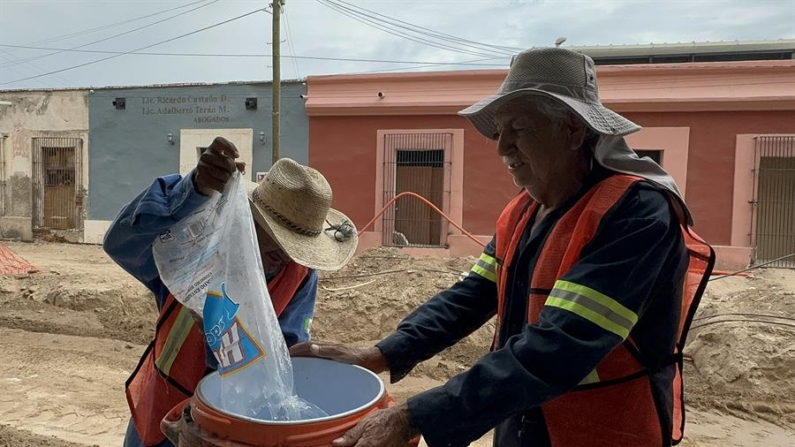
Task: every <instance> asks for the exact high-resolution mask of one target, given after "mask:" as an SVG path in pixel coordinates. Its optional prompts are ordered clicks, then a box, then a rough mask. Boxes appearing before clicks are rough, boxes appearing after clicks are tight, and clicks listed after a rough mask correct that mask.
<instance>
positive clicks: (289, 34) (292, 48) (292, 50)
mask: <svg viewBox="0 0 795 447" xmlns="http://www.w3.org/2000/svg"><path fill="white" fill-rule="evenodd" d="M282 14H283V15H284V25H285V27H286V29H287V47H288V48H289V49H290V55H291V56H295V46H294V45H293V33H292V32H291V31H290V19H289V18H287V10H285V9H282ZM291 59H292V61H293V68H294V69H295V76H296V77H298V78H300V77H301V72H300V71H298V59H297V58H295V57H292V58H291Z"/></svg>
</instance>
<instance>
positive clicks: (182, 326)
mask: <svg viewBox="0 0 795 447" xmlns="http://www.w3.org/2000/svg"><path fill="white" fill-rule="evenodd" d="M194 324H195V320H194V319H193V317H192V316H191V315H190V311H189V310H188V309H187V308H186V307H185V306H179V312H178V314H177V317H176V319H175V321H174V324H173V325H172V326H171V329H170V330H169V332H168V335H166V342H165V344H164V345H163V349H162V350H161V352H160V355H159V356H158V357H157V358H156V359H155V365H156V366H157V368H158V369H159V370H160V371H162V372H163V374H166V375H169V374H170V372H171V367H172V366H173V365H174V360H176V358H177V354H179V351H180V348H182V345H183V344H184V343H185V340H186V339H187V338H188V335H190V331H191V330H192V329H193V325H194Z"/></svg>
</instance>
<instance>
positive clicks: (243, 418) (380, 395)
mask: <svg viewBox="0 0 795 447" xmlns="http://www.w3.org/2000/svg"><path fill="white" fill-rule="evenodd" d="M329 361H333V360H329ZM346 365H347V366H350V367H353V368H357V369H360V370H362V371H365V372H366V373H367V374H370V375H371V376H373V377H375V378H376V380H378V385H379V386H378V395H377V396H376V397H375V398H373V399H372V400H371V401H369V402H367V403H366V404H364V405H362V406H361V407H359V408H357V409H354V410H350V411H346V412H344V413H338V414H335V415H334V416H326V417H322V418H315V419H301V420H300V421H266V420H262V419H255V418H252V417H250V416H243V415H240V414H237V413H232V412H229V411H226V410H223V409H221V408H216V407H215V406H213V405H210V403H209V402H207V399H205V398H204V396H202V390H201V385H202V382H204V379H202V380H201V381H200V382H199V384H198V385H197V386H196V395H197V396H198V397H199V399H201V401H202V402H204V404H205V405H207V406H208V407H210V408H212V409H213V410H215V411H217V412H219V413H221V414H224V415H226V416H229V417H232V418H235V419H238V420H241V421H246V422H252V423H255V424H260V425H306V424H317V423H320V422H328V421H333V420H336V419H342V418H345V417H348V416H351V415H353V414H356V413H359V412H361V411H363V410H364V409H366V408H370V407H372V406H373V405H375V403H376V402H378V401H379V400H381V399H382V398H383V397H384V393H385V392H386V387H385V386H384V381H383V380H381V378H380V377H378V374H376V373H374V372H372V371H370V370H369V369H367V368H362V367H361V366H358V365H350V364H346Z"/></svg>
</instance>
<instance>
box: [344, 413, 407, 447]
mask: <svg viewBox="0 0 795 447" xmlns="http://www.w3.org/2000/svg"><path fill="white" fill-rule="evenodd" d="M418 435H419V432H418V431H417V430H416V429H415V428H413V427H412V426H411V414H410V413H409V409H408V407H407V406H406V405H401V406H399V407H393V408H387V409H386V410H378V411H375V412H373V413H372V414H370V415H369V416H367V417H366V418H364V419H362V421H361V422H359V424H357V425H356V426H355V427H353V428H352V429H350V430H348V432H347V433H345V435H343V436H342V437H341V438H339V439H336V440H334V442H333V443H332V444H331V445H332V446H333V447H407V446H408V445H409V442H410V441H411V439H412V438H414V437H416V436H418Z"/></svg>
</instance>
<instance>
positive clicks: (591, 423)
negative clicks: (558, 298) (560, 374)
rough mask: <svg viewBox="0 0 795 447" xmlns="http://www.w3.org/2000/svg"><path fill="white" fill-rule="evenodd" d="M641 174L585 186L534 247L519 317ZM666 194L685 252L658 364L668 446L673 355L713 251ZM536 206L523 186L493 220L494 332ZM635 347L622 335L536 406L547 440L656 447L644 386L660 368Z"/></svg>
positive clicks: (677, 396) (677, 405)
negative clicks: (672, 327)
mask: <svg viewBox="0 0 795 447" xmlns="http://www.w3.org/2000/svg"><path fill="white" fill-rule="evenodd" d="M641 180H643V179H641V178H639V177H634V176H628V175H613V176H611V177H609V178H607V179H605V180H603V181H601V182H600V183H598V184H597V185H595V186H594V187H593V188H591V190H590V191H588V192H587V193H586V194H585V195H584V196H583V197H582V198H581V199H580V200H579V201H577V203H576V204H575V205H574V206H573V207H572V208H571V209H570V210H569V211H568V212H566V213H565V214H564V215H563V216H562V217H561V218H560V219H559V220H558V222H556V224H555V226H554V227H553V229H552V230H551V232H550V234H549V235H548V237H547V239H546V241H545V243H544V245H543V247H542V248H541V253H540V255H539V258H538V261H537V263H536V267H535V269H534V271H533V272H532V278H531V281H530V291H531V292H530V296H529V303H528V318H527V321H528V323H529V324H537V323H538V322H539V314H540V313H541V309H542V308H543V307H544V305H545V303H546V301H547V298H548V294H549V291H551V290H552V289H553V287H554V286H555V283H556V281H557V280H558V279H560V278H561V277H563V275H564V274H565V273H566V272H567V271H568V270H569V269H570V268H571V267H572V266H573V265H574V264H575V263H576V262H577V260H578V259H579V257H580V253H581V251H582V249H583V248H584V247H585V246H586V245H587V244H588V243H589V242H590V241H591V240H592V239H593V237H594V236H595V234H596V231H597V229H598V227H599V223H600V222H601V220H602V218H603V217H604V215H605V213H607V212H608V210H610V209H611V208H612V207H613V206H614V205H615V204H616V203H617V202H618V201H619V199H620V198H621V197H622V196H623V195H624V193H625V192H626V191H627V189H628V188H629V187H630V186H631V185H632V184H633V183H635V182H637V181H641ZM668 195H669V201H670V203H671V204H672V206H673V207H674V209H675V210H676V212H677V214H678V216H679V219H680V226H681V228H682V234H683V236H684V242H685V245H686V247H687V250H688V254H689V265H688V268H687V273H686V275H685V279H684V282H685V283H684V286H683V288H682V290H683V293H682V295H683V296H682V304H681V305H682V313H681V320H680V324H679V330H678V339H677V343H676V347H675V352H672V353H671V356H670V358H669V359H666V361H665V362H664V365H662V366H668V365H670V364H672V363H673V364H675V365H676V366H675V368H676V373H675V377H674V383H673V394H674V395H673V396H672V401H673V403H674V406H673V433H672V434H671V435H672V439H673V441H674V444H678V443H679V441H681V439H682V436H683V432H684V423H685V417H684V416H685V413H684V406H683V394H684V393H683V390H684V389H683V381H682V367H683V365H682V356H681V353H682V350H683V349H684V344H685V338H686V337H687V332H688V329H689V327H690V323H691V321H692V318H693V314H694V313H695V311H696V308H697V307H698V303H699V301H700V299H701V295H702V294H703V292H704V288H705V287H706V283H707V280H708V278H709V275H710V274H711V272H712V267H713V264H714V260H715V254H714V251H713V250H712V247H710V246H709V245H708V244H707V243H706V242H704V241H703V240H702V239H701V238H700V237H699V236H697V235H696V234H695V233H694V232H693V231H692V229H691V228H689V226H688V225H687V223H686V222H687V221H686V220H685V218H684V211H683V206H682V205H681V202H680V201H679V198H678V197H675V196H673V195H672V194H668ZM537 207H538V204H537V203H536V202H534V201H533V199H532V198H531V197H530V195H529V194H527V193H526V192H523V193H522V194H520V195H519V196H517V197H516V198H514V199H513V200H512V201H511V203H509V204H508V206H507V207H506V208H505V210H503V212H502V215H501V216H500V218H499V220H498V221H497V234H496V247H495V255H496V258H497V259H498V260H501V261H498V264H497V289H498V299H499V301H498V303H499V304H498V306H499V307H498V319H497V332H496V333H497V334H499V332H500V330H499V327H500V321H501V320H502V319H503V318H504V312H505V301H506V291H507V289H508V287H507V286H508V285H507V284H506V282H507V277H508V271H509V269H510V267H511V263H512V261H513V259H514V256H515V254H516V250H517V248H518V245H519V243H520V240H521V238H522V232H523V231H524V229H525V228H526V226H527V225H528V223H529V221H530V218H531V216H532V215H533V212H534V211H535V209H536V208H537ZM500 262H501V263H500ZM498 340H499V335H496V336H495V343H494V348H495V349H496V348H497V347H498V343H499V341H498ZM638 352H639V351H638V348H637V346H635V344H634V343H633V341H632V334H631V332H630V334H629V336H628V337H627V338H626V341H625V342H624V343H623V344H622V345H620V346H619V347H617V348H616V349H614V350H613V351H612V352H611V353H610V354H608V355H607V357H605V358H604V359H603V360H602V361H601V362H600V363H599V365H598V366H597V368H596V370H595V371H594V372H592V373H591V374H589V376H588V377H587V378H586V380H584V381H583V382H582V383H581V384H580V385H578V387H576V388H575V389H574V390H572V391H571V392H568V393H566V394H564V395H562V396H560V397H558V398H555V399H553V400H551V401H549V402H548V403H546V404H544V405H542V407H541V410H542V412H543V415H544V419H545V421H546V426H547V431H548V433H549V438H550V440H551V443H552V446H566V447H576V446H589V447H600V446H605V447H606V446H610V447H639V446H660V445H662V443H663V439H664V438H666V437H667V436H666V437H663V434H662V432H661V423H660V418H659V416H658V413H657V411H658V410H657V407H656V406H655V403H654V400H653V398H652V389H651V373H652V372H653V371H652V369H654V368H657V369H659V368H660V367H662V366H661V365H657V366H656V367H647V366H644V365H643V364H641V362H640V361H639V358H640V356H639V354H638Z"/></svg>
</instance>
